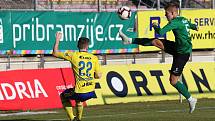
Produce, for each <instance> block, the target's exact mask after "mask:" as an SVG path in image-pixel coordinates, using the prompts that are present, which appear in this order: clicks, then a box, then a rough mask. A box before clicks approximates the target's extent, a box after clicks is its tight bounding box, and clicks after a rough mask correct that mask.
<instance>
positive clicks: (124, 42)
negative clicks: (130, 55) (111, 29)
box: [119, 30, 132, 44]
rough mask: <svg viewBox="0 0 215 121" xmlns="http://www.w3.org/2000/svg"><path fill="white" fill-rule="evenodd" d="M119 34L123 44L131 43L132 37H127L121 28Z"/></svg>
mask: <svg viewBox="0 0 215 121" xmlns="http://www.w3.org/2000/svg"><path fill="white" fill-rule="evenodd" d="M119 36H120V37H121V38H122V41H123V44H131V42H132V39H131V38H128V37H127V36H126V35H125V34H124V33H123V32H122V31H121V30H120V31H119Z"/></svg>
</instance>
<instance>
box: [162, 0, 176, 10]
mask: <svg viewBox="0 0 215 121" xmlns="http://www.w3.org/2000/svg"><path fill="white" fill-rule="evenodd" d="M178 8H179V3H178V2H174V1H172V2H168V3H167V4H166V5H165V7H164V9H165V10H166V11H177V10H178Z"/></svg>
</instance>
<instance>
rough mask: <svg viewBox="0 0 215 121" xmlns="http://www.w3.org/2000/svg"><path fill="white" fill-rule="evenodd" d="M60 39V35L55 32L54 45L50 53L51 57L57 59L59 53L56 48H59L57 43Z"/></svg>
mask: <svg viewBox="0 0 215 121" xmlns="http://www.w3.org/2000/svg"><path fill="white" fill-rule="evenodd" d="M61 37H62V33H60V32H57V33H56V40H55V45H54V48H53V53H52V55H54V56H55V57H58V56H57V52H59V50H58V46H59V42H60V39H61Z"/></svg>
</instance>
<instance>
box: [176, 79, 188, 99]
mask: <svg viewBox="0 0 215 121" xmlns="http://www.w3.org/2000/svg"><path fill="white" fill-rule="evenodd" d="M174 87H175V88H176V89H177V90H178V92H180V93H181V94H182V95H183V96H184V97H185V98H186V99H188V98H189V97H190V96H191V95H190V93H189V92H188V90H187V88H186V86H185V85H184V84H182V83H181V82H179V81H178V82H177V83H176V84H175V85H174Z"/></svg>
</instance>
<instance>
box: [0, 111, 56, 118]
mask: <svg viewBox="0 0 215 121" xmlns="http://www.w3.org/2000/svg"><path fill="white" fill-rule="evenodd" d="M51 113H57V112H56V111H37V112H17V113H3V114H0V117H5V116H23V115H37V114H51Z"/></svg>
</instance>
